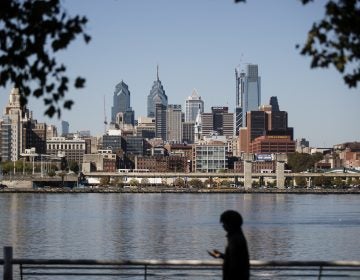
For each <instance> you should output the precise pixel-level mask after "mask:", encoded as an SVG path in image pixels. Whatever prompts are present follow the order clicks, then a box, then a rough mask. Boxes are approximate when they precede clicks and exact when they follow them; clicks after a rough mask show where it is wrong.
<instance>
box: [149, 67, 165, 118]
mask: <svg viewBox="0 0 360 280" xmlns="http://www.w3.org/2000/svg"><path fill="white" fill-rule="evenodd" d="M156 76H157V77H156V78H157V79H156V81H154V83H153V86H152V88H151V90H150V94H149V95H148V99H147V116H148V117H150V118H154V117H155V110H156V108H155V107H156V104H162V105H164V106H167V104H168V98H167V96H166V94H165V90H164V87H163V86H162V84H161V81H160V79H159V66H158V67H157V75H156Z"/></svg>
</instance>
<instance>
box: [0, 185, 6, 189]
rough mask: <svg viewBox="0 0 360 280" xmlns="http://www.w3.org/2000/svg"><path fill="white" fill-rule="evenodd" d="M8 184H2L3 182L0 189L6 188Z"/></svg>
mask: <svg viewBox="0 0 360 280" xmlns="http://www.w3.org/2000/svg"><path fill="white" fill-rule="evenodd" d="M7 187H8V186H7V185H4V184H0V190H3V189H5V188H7Z"/></svg>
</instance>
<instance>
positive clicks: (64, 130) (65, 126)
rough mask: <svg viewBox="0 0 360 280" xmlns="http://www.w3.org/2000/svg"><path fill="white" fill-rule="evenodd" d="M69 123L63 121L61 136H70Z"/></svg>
mask: <svg viewBox="0 0 360 280" xmlns="http://www.w3.org/2000/svg"><path fill="white" fill-rule="evenodd" d="M69 127H70V125H69V122H67V121H61V135H62V136H66V135H68V134H69Z"/></svg>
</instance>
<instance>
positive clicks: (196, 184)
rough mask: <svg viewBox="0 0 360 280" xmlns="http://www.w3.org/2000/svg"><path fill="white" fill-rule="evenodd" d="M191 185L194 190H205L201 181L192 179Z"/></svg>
mask: <svg viewBox="0 0 360 280" xmlns="http://www.w3.org/2000/svg"><path fill="white" fill-rule="evenodd" d="M189 185H190V186H191V187H194V188H203V187H204V183H203V182H202V181H201V180H200V179H197V178H194V179H191V180H190V181H189Z"/></svg>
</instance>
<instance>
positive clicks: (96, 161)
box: [82, 150, 117, 172]
mask: <svg viewBox="0 0 360 280" xmlns="http://www.w3.org/2000/svg"><path fill="white" fill-rule="evenodd" d="M116 162H117V158H116V154H114V153H112V151H111V150H99V151H98V153H97V154H84V157H83V163H82V172H95V171H103V172H116Z"/></svg>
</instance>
